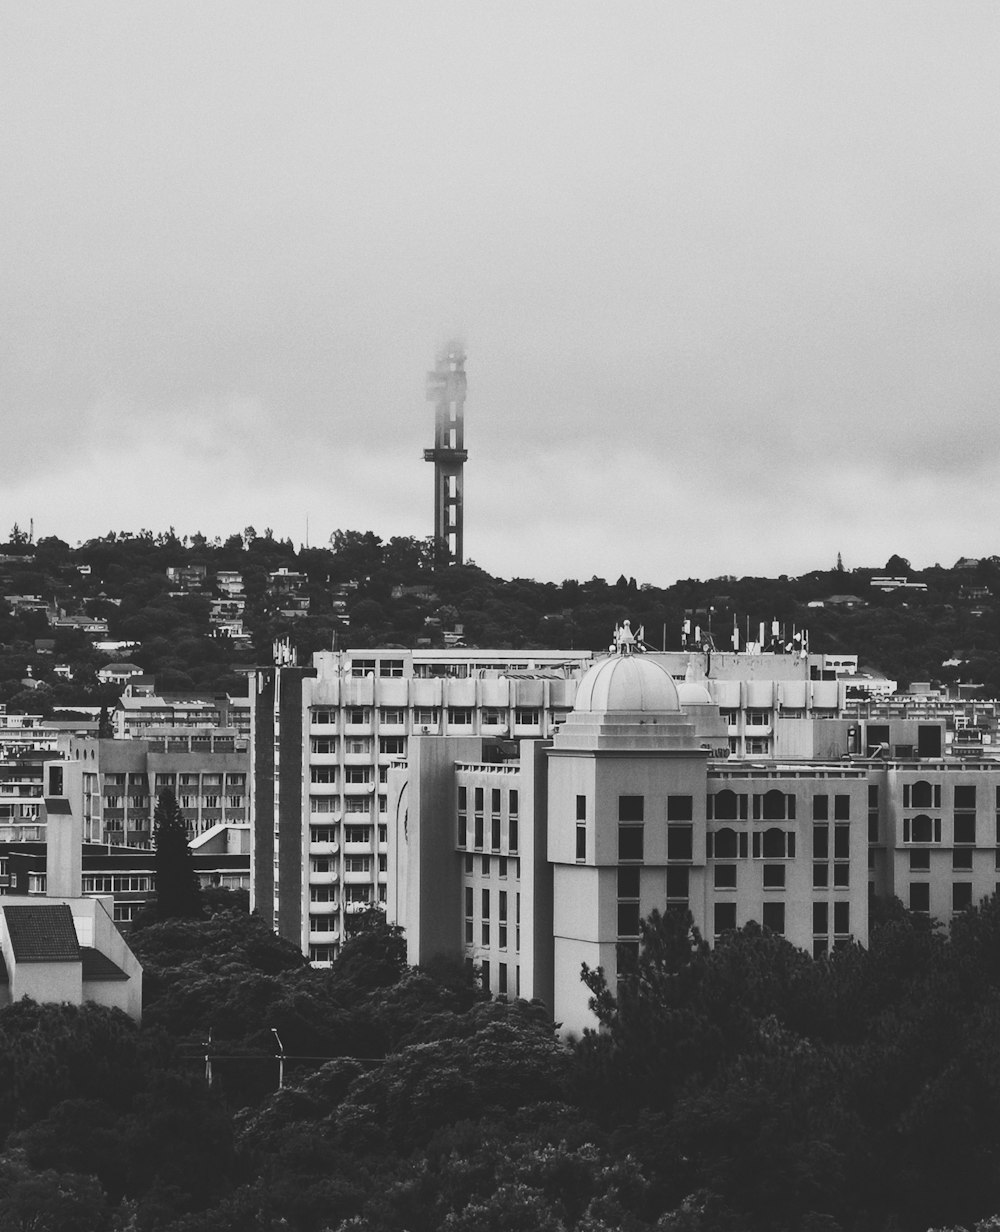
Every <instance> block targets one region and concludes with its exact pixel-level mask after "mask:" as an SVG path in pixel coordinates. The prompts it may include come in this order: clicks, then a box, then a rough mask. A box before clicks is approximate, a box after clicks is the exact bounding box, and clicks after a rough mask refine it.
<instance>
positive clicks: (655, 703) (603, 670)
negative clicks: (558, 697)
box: [573, 654, 681, 714]
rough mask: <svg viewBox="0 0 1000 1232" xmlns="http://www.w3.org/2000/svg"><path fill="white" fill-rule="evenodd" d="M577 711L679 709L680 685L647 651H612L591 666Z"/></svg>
mask: <svg viewBox="0 0 1000 1232" xmlns="http://www.w3.org/2000/svg"><path fill="white" fill-rule="evenodd" d="M573 709H574V711H576V712H577V713H584V714H615V713H627V714H646V713H650V712H656V713H660V714H662V713H664V712H674V713H676V712H678V711H679V710H680V709H681V703H680V699H679V697H678V695H677V686H676V685H675V684H674V682H673V680H672V679H671V677H670V675H669V673H668V672H667V671H666V670H665V669H664V668H662V667H661V666H660V665H659V664H658V663H656V662H654V661H653V660H652V659H647V658H646V657H645V655H620V654H617V655H611V656H610V657H609V658H607V659H602V660H600V662H598V663H595V664H594V665H593V667H591V668H590V669H589V670H588V671H587V672H586V674H585V675H584V677H583V679H582V680H581V681H580V684H579V686H578V687H577V691H576V704H575V705H574V707H573Z"/></svg>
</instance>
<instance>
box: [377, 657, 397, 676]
mask: <svg viewBox="0 0 1000 1232" xmlns="http://www.w3.org/2000/svg"><path fill="white" fill-rule="evenodd" d="M378 674H379V675H380V676H402V674H403V660H402V659H380V660H379V665H378Z"/></svg>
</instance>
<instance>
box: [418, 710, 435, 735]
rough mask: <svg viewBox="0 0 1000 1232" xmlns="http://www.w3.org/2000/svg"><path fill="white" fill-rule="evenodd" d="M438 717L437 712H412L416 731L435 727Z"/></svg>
mask: <svg viewBox="0 0 1000 1232" xmlns="http://www.w3.org/2000/svg"><path fill="white" fill-rule="evenodd" d="M438 717H439V714H438V711H437V710H414V712H413V723H414V726H415V727H416V728H417V730H419V729H420V728H422V727H437V725H438Z"/></svg>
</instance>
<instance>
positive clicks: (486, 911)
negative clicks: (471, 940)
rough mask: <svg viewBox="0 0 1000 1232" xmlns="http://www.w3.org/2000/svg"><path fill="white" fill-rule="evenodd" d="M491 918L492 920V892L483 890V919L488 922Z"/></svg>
mask: <svg viewBox="0 0 1000 1232" xmlns="http://www.w3.org/2000/svg"><path fill="white" fill-rule="evenodd" d="M489 918H490V892H489V890H483V919H484V920H488V919H489Z"/></svg>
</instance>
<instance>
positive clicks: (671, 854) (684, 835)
mask: <svg viewBox="0 0 1000 1232" xmlns="http://www.w3.org/2000/svg"><path fill="white" fill-rule="evenodd" d="M693 848H694V827H693V826H682V825H668V826H667V859H668V860H690V859H692V858H693Z"/></svg>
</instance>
